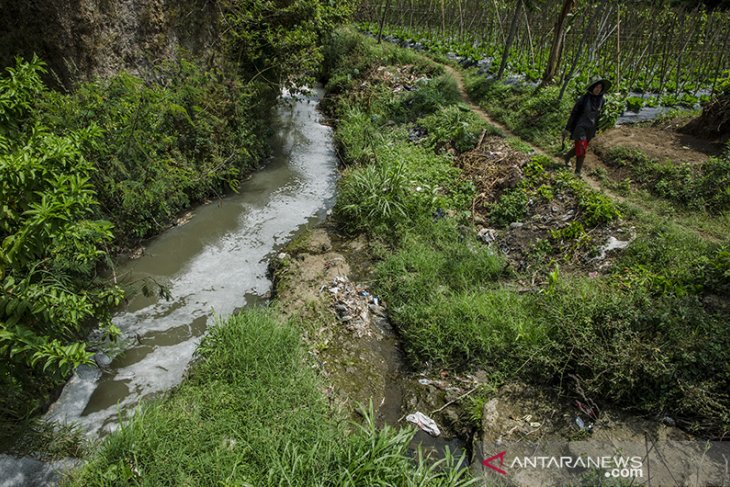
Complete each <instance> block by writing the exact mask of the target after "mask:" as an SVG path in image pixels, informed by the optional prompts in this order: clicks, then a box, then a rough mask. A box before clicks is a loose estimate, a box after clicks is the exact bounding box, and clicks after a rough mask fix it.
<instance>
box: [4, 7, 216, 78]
mask: <svg viewBox="0 0 730 487" xmlns="http://www.w3.org/2000/svg"><path fill="white" fill-rule="evenodd" d="M218 12H219V8H218V4H217V2H216V0H178V1H175V0H23V1H17V0H0V64H2V66H7V65H10V64H11V63H13V60H14V58H15V56H18V55H20V56H23V57H31V56H32V55H33V54H34V53H35V54H37V55H38V56H39V57H40V58H41V59H43V60H44V61H45V62H46V63H47V64H48V67H49V71H50V77H51V78H52V79H53V80H55V81H56V82H57V83H61V84H64V85H69V84H71V83H72V82H73V81H76V80H80V79H88V78H91V77H94V76H97V75H99V76H105V75H108V74H111V73H114V72H116V71H119V70H120V69H127V70H129V71H131V72H133V73H135V74H140V75H143V76H144V75H145V74H146V73H148V68H149V67H150V66H151V65H153V64H154V63H155V62H159V61H160V60H162V59H169V58H174V57H176V56H177V55H179V54H180V53H181V52H183V51H188V52H191V53H192V54H193V55H194V56H196V57H199V58H203V59H205V60H206V61H208V62H210V61H211V60H212V57H213V56H214V52H215V51H214V49H213V48H214V47H215V46H214V44H215V43H216V42H217V39H218V17H219V13H218Z"/></svg>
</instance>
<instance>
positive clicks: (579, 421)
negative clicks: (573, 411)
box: [575, 416, 586, 430]
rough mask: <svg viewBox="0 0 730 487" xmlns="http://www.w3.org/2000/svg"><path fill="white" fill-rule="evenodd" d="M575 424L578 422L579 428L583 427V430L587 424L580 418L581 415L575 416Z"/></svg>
mask: <svg viewBox="0 0 730 487" xmlns="http://www.w3.org/2000/svg"><path fill="white" fill-rule="evenodd" d="M575 424H577V425H578V428H579V429H581V430H584V429H586V424H585V422H584V421H583V420H582V419H581V418H580V416H576V417H575Z"/></svg>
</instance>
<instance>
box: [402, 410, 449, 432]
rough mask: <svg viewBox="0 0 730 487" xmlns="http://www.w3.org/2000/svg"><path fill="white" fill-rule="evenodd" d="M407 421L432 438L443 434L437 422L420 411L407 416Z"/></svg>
mask: <svg viewBox="0 0 730 487" xmlns="http://www.w3.org/2000/svg"><path fill="white" fill-rule="evenodd" d="M406 421H408V422H409V423H413V424H415V425H416V426H418V427H419V428H421V429H422V430H423V431H425V432H426V433H428V434H429V435H431V436H439V435H440V434H441V430H439V427H438V425H437V424H436V421H434V420H433V419H431V418H429V417H428V416H426V415H425V414H423V413H422V412H420V411H416V412H415V413H413V414H409V415H408V416H406Z"/></svg>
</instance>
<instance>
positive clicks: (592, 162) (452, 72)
mask: <svg viewBox="0 0 730 487" xmlns="http://www.w3.org/2000/svg"><path fill="white" fill-rule="evenodd" d="M439 64H441V66H443V68H444V70H445V71H446V72H447V73H448V74H449V76H451V77H452V78H453V79H454V81H456V86H457V89H458V91H459V95H460V96H461V98H462V100H463V101H464V103H465V104H466V105H467V106H468V107H469V108H470V109H471V110H472V111H474V113H476V114H477V115H479V117H480V118H481V119H482V120H484V121H485V122H487V123H489V124H491V125H493V126H494V127H497V128H498V129H499V130H501V131H502V133H504V134H505V136H508V137H516V138H519V139H520V140H521V141H522V142H524V143H525V144H527V145H528V146H530V148H532V150H533V151H534V152H535V153H536V154H540V155H544V156H546V157H549V158H551V159H553V160H555V161H557V162H559V163H560V164H564V162H563V159H562V158H560V157H557V156H554V155H552V154H548V153H547V152H545V151H544V150H543V149H542V148H540V147H538V146H536V145H534V144H532V143H530V142H529V141H527V140H525V139H523V138H522V137H520V136H519V135H516V134H514V133H513V132H512V131H511V130H510V129H508V128H507V127H506V126H505V125H504V124H501V123H499V122H497V121H496V120H494V119H493V118H492V117H490V116H489V114H488V113H487V112H485V111H484V110H483V109H482V108H481V107H480V106H479V105H477V104H476V103H474V102H473V101H472V100H471V98H469V94H468V93H467V92H466V88H465V86H464V77H463V76H462V74H461V73H460V72H459V71H458V70H456V69H454V68H453V67H451V66H449V65H448V64H443V63H439ZM603 166H605V164H604V163H603V161H601V159H600V158H598V157H597V156H596V155H595V154H593V153H591V152H589V153H588V155H587V157H586V162H585V164H584V166H583V170H584V173H583V175H582V176H581V179H582V180H583V181H585V182H586V184H588V186H590V187H591V188H592V189H594V190H595V191H598V192H600V193H603V194H605V195H606V196H608V197H609V198H611V199H612V200H614V201H616V202H617V203H624V202H625V201H626V198H624V197H623V196H621V195H619V194H616V193H614V192H612V191H610V190H608V189H606V188H605V187H603V186H601V184H600V183H599V182H598V181H596V180H595V179H593V178H592V177H590V176H588V175H587V174H585V171H586V169H587V168H588V167H603ZM630 204H632V205H635V206H638V207H640V208H641V209H642V210H643V211H645V212H647V213H649V214H656V212H655V211H654V210H653V209H651V208H649V207H647V206H645V205H642V204H640V203H638V202H635V201H632V202H630ZM685 228H687V229H688V230H690V231H691V232H693V233H694V234H695V235H697V236H698V237H700V238H701V239H703V240H708V241H710V242H713V243H720V242H721V239H719V238H718V237H716V236H714V235H709V234H707V233H706V232H704V231H702V230H701V229H698V228H694V227H689V226H686V227H685Z"/></svg>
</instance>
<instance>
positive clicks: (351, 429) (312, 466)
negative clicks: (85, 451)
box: [68, 310, 468, 486]
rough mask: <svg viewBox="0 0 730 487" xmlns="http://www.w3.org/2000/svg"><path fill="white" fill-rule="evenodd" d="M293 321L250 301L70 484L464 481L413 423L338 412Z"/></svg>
mask: <svg viewBox="0 0 730 487" xmlns="http://www.w3.org/2000/svg"><path fill="white" fill-rule="evenodd" d="M321 387H322V386H321V383H320V381H319V378H318V377H317V374H316V372H315V371H314V370H313V369H312V368H311V367H309V366H308V364H307V360H306V351H305V347H304V346H303V343H302V341H301V339H300V338H299V335H298V332H297V330H296V329H295V328H294V327H293V326H292V325H291V324H289V323H282V322H280V321H278V320H277V318H276V317H275V315H273V314H272V312H271V311H267V310H252V311H247V312H245V313H243V314H239V315H236V316H233V317H232V318H231V319H229V320H228V321H227V322H225V323H221V324H219V325H218V326H216V327H215V328H214V329H213V330H212V332H211V333H210V335H209V336H207V337H206V338H205V339H204V341H203V343H202V344H201V347H200V349H199V351H198V358H197V361H196V362H195V365H194V367H193V369H192V371H191V373H190V375H189V377H188V378H187V379H186V380H185V381H184V382H183V384H182V385H181V386H180V387H179V388H178V389H177V390H175V391H174V392H172V393H171V394H170V395H169V396H168V397H165V398H163V399H160V400H157V401H154V402H151V403H145V404H143V406H142V407H141V408H140V410H139V411H138V412H137V414H136V415H135V417H134V418H133V419H132V420H131V421H130V422H129V423H127V424H124V425H123V426H122V428H121V429H120V430H119V431H118V432H117V433H115V434H113V435H111V436H110V437H109V438H108V439H107V440H106V441H105V442H104V444H103V445H102V446H101V448H100V449H99V450H98V453H96V454H95V455H94V456H93V457H91V459H90V460H89V462H88V463H87V464H85V465H84V467H82V469H81V470H80V471H78V472H76V473H75V475H74V476H73V478H72V479H71V480H70V481H69V482H68V485H84V486H86V485H120V484H124V485H155V486H156V485H302V486H310V485H312V486H314V485H343V486H345V485H466V484H467V483H468V481H467V479H466V477H465V476H466V471H464V470H460V469H457V468H456V461H455V459H454V458H453V457H451V456H447V457H446V458H445V459H444V461H442V462H438V463H436V464H428V463H427V462H426V459H424V458H423V456H422V455H421V454H420V453H417V454H416V456H415V458H414V457H412V456H411V454H410V453H409V444H410V440H411V438H412V437H413V434H414V430H412V429H401V430H396V429H393V428H390V427H385V428H384V429H382V430H378V429H377V428H376V427H375V424H374V414H373V411H372V406H371V408H370V410H369V411H368V410H366V411H365V418H366V420H365V422H364V424H362V425H351V424H348V423H345V422H343V421H342V420H340V419H339V416H338V415H337V414H334V415H333V414H332V411H331V409H330V406H329V405H328V404H327V400H326V399H325V397H324V395H323V394H322V392H321Z"/></svg>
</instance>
